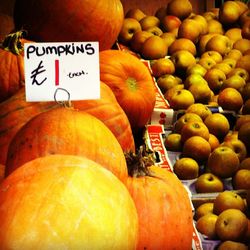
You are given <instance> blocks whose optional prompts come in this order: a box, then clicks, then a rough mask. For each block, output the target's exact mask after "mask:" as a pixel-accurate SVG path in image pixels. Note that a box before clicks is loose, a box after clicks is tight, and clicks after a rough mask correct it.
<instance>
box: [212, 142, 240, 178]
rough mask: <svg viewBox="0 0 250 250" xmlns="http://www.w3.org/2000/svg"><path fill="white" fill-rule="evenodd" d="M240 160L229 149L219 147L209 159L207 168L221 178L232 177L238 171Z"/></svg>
mask: <svg viewBox="0 0 250 250" xmlns="http://www.w3.org/2000/svg"><path fill="white" fill-rule="evenodd" d="M239 165H240V160H239V158H238V155H237V154H236V153H235V152H234V151H233V150H232V149H231V148H229V147H225V146H221V145H220V146H219V147H217V148H216V149H215V150H214V151H213V152H212V153H211V154H210V155H209V157H208V160H207V167H208V169H209V170H210V171H211V173H213V174H214V175H216V176H218V177H220V178H228V177H232V176H233V175H234V174H235V173H236V172H237V170H238V168H239Z"/></svg>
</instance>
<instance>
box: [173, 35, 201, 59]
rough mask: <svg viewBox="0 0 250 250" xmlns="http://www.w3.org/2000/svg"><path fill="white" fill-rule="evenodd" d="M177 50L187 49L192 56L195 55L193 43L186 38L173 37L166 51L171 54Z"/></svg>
mask: <svg viewBox="0 0 250 250" xmlns="http://www.w3.org/2000/svg"><path fill="white" fill-rule="evenodd" d="M179 50H187V51H189V52H190V53H191V54H192V55H194V56H195V55H196V52H197V51H196V46H195V44H194V43H193V42H192V41H191V40H189V39H188V38H177V39H175V40H174V41H173V42H172V43H171V45H170V46H169V48H168V53H169V55H172V54H174V53H175V52H176V51H179Z"/></svg>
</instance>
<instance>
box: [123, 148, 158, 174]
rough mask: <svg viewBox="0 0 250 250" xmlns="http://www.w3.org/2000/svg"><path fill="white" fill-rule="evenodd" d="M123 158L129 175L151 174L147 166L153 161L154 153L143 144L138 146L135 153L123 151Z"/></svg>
mask: <svg viewBox="0 0 250 250" xmlns="http://www.w3.org/2000/svg"><path fill="white" fill-rule="evenodd" d="M125 158H126V162H127V167H128V173H129V175H130V176H132V177H140V176H153V174H152V173H151V172H150V170H149V167H150V166H152V165H154V163H155V159H154V154H153V151H152V150H150V149H149V148H146V146H145V145H142V146H140V147H139V149H138V151H137V153H133V152H129V153H125Z"/></svg>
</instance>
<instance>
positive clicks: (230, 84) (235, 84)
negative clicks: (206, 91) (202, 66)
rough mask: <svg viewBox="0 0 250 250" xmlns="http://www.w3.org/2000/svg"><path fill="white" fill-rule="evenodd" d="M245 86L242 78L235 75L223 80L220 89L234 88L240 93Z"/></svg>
mask: <svg viewBox="0 0 250 250" xmlns="http://www.w3.org/2000/svg"><path fill="white" fill-rule="evenodd" d="M245 84H246V81H245V80H244V78H242V77H241V76H239V75H237V74H235V75H232V76H229V77H227V79H225V80H224V82H223V84H222V86H221V89H225V88H234V89H236V90H238V91H239V92H241V91H242V90H243V88H244V86H245ZM242 100H243V99H242ZM242 104H243V103H241V105H242ZM237 111H238V110H237Z"/></svg>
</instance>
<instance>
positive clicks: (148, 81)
mask: <svg viewBox="0 0 250 250" xmlns="http://www.w3.org/2000/svg"><path fill="white" fill-rule="evenodd" d="M100 78H101V81H103V82H105V83H106V84H107V85H108V86H109V87H110V88H111V89H112V90H113V92H114V94H115V96H116V99H117V101H118V103H119V104H120V106H121V107H122V108H123V110H124V111H125V113H126V114H127V117H128V119H129V122H130V125H131V127H132V130H136V129H138V128H143V127H144V126H145V125H146V124H147V122H148V121H149V120H150V117H151V115H152V112H153V109H154V105H155V101H156V94H155V85H154V82H153V79H152V76H151V74H150V71H149V69H148V68H147V66H146V65H144V64H143V62H142V61H140V60H139V59H138V58H137V57H135V56H133V55H131V54H129V53H127V52H124V51H119V50H105V51H101V52H100Z"/></svg>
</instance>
